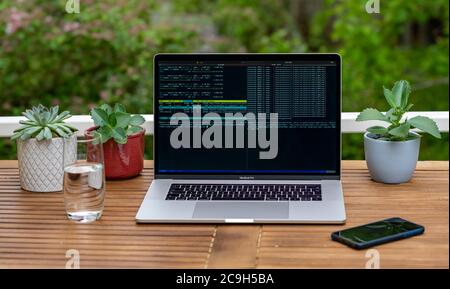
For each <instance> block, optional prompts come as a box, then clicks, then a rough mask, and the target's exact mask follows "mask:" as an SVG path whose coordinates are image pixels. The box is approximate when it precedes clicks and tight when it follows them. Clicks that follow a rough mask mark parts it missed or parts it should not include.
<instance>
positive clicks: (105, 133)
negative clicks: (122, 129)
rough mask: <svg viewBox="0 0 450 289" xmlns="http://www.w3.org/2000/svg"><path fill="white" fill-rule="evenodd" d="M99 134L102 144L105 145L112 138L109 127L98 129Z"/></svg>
mask: <svg viewBox="0 0 450 289" xmlns="http://www.w3.org/2000/svg"><path fill="white" fill-rule="evenodd" d="M97 133H98V134H99V135H100V137H101V140H102V143H105V142H107V141H108V140H110V139H111V138H112V129H111V128H110V127H109V126H104V127H100V128H98V129H97Z"/></svg>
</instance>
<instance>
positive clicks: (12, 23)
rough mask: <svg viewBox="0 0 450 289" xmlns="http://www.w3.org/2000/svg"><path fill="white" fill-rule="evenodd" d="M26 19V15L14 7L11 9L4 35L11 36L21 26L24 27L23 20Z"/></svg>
mask: <svg viewBox="0 0 450 289" xmlns="http://www.w3.org/2000/svg"><path fill="white" fill-rule="evenodd" d="M27 18H28V14H27V13H25V12H23V11H19V10H17V9H16V8H15V7H13V8H12V9H11V10H10V15H9V19H8V22H7V23H6V30H5V33H6V34H8V35H9V34H13V33H15V32H16V31H17V30H19V29H20V28H21V27H22V26H24V25H25V20H26V19H27Z"/></svg>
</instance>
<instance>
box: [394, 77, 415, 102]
mask: <svg viewBox="0 0 450 289" xmlns="http://www.w3.org/2000/svg"><path fill="white" fill-rule="evenodd" d="M410 93H411V87H410V85H409V82H408V81H406V80H400V81H397V82H395V83H394V87H393V88H392V95H393V96H394V101H395V105H396V107H402V108H404V107H406V105H407V103H408V96H409V94H410Z"/></svg>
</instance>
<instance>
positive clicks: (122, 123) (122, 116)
mask: <svg viewBox="0 0 450 289" xmlns="http://www.w3.org/2000/svg"><path fill="white" fill-rule="evenodd" d="M115 115H116V119H117V125H116V126H117V127H123V128H126V127H127V126H128V125H129V123H130V119H131V115H130V114H129V113H126V112H120V111H119V112H116V113H115Z"/></svg>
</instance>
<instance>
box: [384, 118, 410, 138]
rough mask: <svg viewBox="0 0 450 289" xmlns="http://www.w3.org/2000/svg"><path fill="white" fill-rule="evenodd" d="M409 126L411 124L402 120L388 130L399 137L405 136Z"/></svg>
mask: <svg viewBox="0 0 450 289" xmlns="http://www.w3.org/2000/svg"><path fill="white" fill-rule="evenodd" d="M410 128H411V125H410V124H409V123H408V122H404V123H402V124H401V125H399V126H397V127H395V128H393V129H391V130H389V134H390V135H393V136H396V137H399V138H407V137H408V135H409V129H410Z"/></svg>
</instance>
